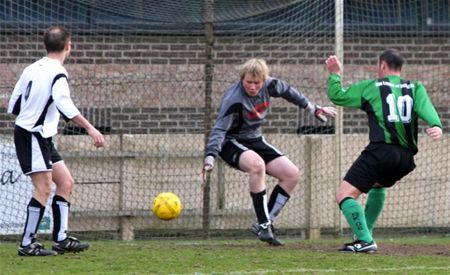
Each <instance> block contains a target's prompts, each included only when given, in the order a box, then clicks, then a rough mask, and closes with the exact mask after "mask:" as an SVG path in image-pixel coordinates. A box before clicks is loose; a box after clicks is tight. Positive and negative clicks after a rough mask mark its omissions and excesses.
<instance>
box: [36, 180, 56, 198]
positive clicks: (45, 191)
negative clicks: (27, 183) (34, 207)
mask: <svg viewBox="0 0 450 275" xmlns="http://www.w3.org/2000/svg"><path fill="white" fill-rule="evenodd" d="M34 192H36V193H37V194H38V196H39V197H41V198H48V197H49V196H50V193H51V192H52V183H51V182H41V183H39V184H36V185H35V188H34Z"/></svg>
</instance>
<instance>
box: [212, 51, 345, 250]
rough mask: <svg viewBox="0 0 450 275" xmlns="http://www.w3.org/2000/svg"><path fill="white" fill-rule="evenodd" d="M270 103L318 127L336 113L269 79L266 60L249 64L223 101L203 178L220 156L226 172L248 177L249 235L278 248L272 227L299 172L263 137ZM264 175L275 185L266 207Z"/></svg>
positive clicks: (275, 80) (277, 81)
mask: <svg viewBox="0 0 450 275" xmlns="http://www.w3.org/2000/svg"><path fill="white" fill-rule="evenodd" d="M271 97H282V98H284V99H286V100H287V101H289V102H292V103H293V104H295V105H298V106H299V107H301V108H304V109H306V110H308V111H309V112H310V113H311V114H313V115H315V117H316V118H318V119H319V120H321V121H326V120H327V117H334V116H335V115H336V111H335V109H334V108H331V107H320V106H317V105H314V104H312V103H311V102H310V101H309V100H308V99H307V98H306V97H304V96H303V95H302V94H300V93H299V92H298V91H297V90H296V89H294V88H293V87H291V86H290V85H289V84H287V83H286V82H284V81H282V80H279V79H276V78H272V77H270V76H269V69H268V67H267V65H266V63H265V61H264V60H261V59H251V60H249V61H247V62H246V63H245V64H244V65H243V66H242V68H241V71H240V81H238V82H236V83H235V84H233V85H232V86H231V87H229V88H228V90H227V91H226V92H225V94H224V96H223V98H222V101H221V104H220V109H219V113H218V116H217V120H216V123H215V125H214V127H213V129H212V131H211V135H210V137H209V141H208V144H207V146H206V150H205V161H204V165H203V180H205V172H206V171H209V170H211V169H212V168H213V167H214V160H215V158H216V157H217V156H218V155H219V156H220V157H221V158H222V159H223V160H224V161H225V162H226V163H227V164H229V165H230V166H232V167H234V168H236V169H239V170H241V171H244V172H246V173H248V175H249V178H250V179H249V180H250V195H251V198H252V200H253V206H254V209H255V212H256V217H257V222H256V223H255V224H253V226H252V232H253V233H255V234H256V235H257V236H258V238H259V239H260V240H261V241H265V242H268V243H269V244H271V245H281V242H280V241H278V240H277V239H276V238H275V237H274V235H273V232H272V226H271V225H272V222H273V221H274V219H275V217H276V216H277V215H278V214H279V213H280V211H281V209H282V208H283V206H284V205H285V204H286V202H287V201H288V199H289V197H290V196H291V194H292V192H293V190H294V187H295V186H296V185H297V183H298V182H299V178H300V172H299V170H298V168H297V167H296V166H295V165H294V164H293V163H292V162H291V161H290V160H289V159H288V158H287V157H286V156H284V155H283V154H282V153H281V152H280V151H279V150H278V149H276V148H275V147H274V146H272V145H271V144H269V143H268V142H267V141H266V140H265V139H264V137H263V136H262V133H261V124H262V123H263V121H264V119H265V117H266V115H267V113H268V110H269V107H270V98H271ZM266 173H267V174H268V175H271V176H273V177H275V178H277V179H278V180H279V183H278V185H277V186H275V188H274V190H273V191H272V194H271V196H270V199H269V201H268V202H267V194H266V185H265V175H266Z"/></svg>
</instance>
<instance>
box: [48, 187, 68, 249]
mask: <svg viewBox="0 0 450 275" xmlns="http://www.w3.org/2000/svg"><path fill="white" fill-rule="evenodd" d="M69 208H70V203H69V202H68V201H66V199H64V198H63V197H61V196H58V195H55V196H54V197H53V202H52V211H53V240H54V241H55V242H60V241H64V240H65V239H66V238H67V226H68V219H69Z"/></svg>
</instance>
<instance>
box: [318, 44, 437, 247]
mask: <svg viewBox="0 0 450 275" xmlns="http://www.w3.org/2000/svg"><path fill="white" fill-rule="evenodd" d="M403 63H404V59H403V58H402V57H401V55H400V54H399V52H398V51H396V50H394V49H389V50H386V51H384V52H383V53H382V54H381V55H380V56H379V58H378V64H377V67H378V77H379V78H378V79H372V80H363V81H360V82H357V83H355V84H352V85H350V86H349V87H347V88H343V87H342V84H341V72H342V66H341V63H340V62H339V60H338V58H337V57H336V56H330V57H329V58H328V59H327V60H326V66H327V69H328V72H329V73H330V76H329V78H328V97H329V98H330V100H331V101H332V102H333V103H334V104H336V105H339V106H345V107H352V108H358V109H361V110H363V111H365V112H366V113H367V116H368V121H369V140H370V142H369V144H368V145H367V147H366V148H365V149H364V150H363V151H362V152H361V155H360V156H359V157H358V158H357V159H356V161H355V162H354V163H353V165H352V166H351V167H350V169H349V170H348V172H347V174H346V175H345V177H344V180H343V181H342V183H341V185H340V186H339V188H338V190H337V191H336V202H337V204H338V205H339V207H340V209H341V211H342V213H343V214H344V216H345V218H346V220H347V222H348V224H349V225H350V227H351V229H352V230H353V232H354V241H353V242H352V243H348V244H345V245H344V247H343V248H342V249H340V251H343V252H367V253H372V252H375V251H377V249H378V248H377V245H376V243H375V241H374V240H373V238H372V230H373V227H374V225H375V223H376V221H377V219H378V216H379V214H380V213H381V210H382V208H383V204H384V200H385V197H386V188H388V187H391V186H393V185H394V184H395V182H396V181H398V180H400V179H401V178H402V177H404V176H405V175H407V174H408V173H410V172H411V171H412V170H414V168H415V167H416V165H415V163H414V155H415V154H416V153H417V151H418V150H417V119H418V118H421V119H423V120H424V121H425V122H426V123H427V124H428V126H429V128H427V129H426V132H427V134H428V135H429V136H430V137H431V138H432V139H434V140H437V139H439V138H441V137H442V124H441V121H440V119H439V116H438V114H437V112H436V109H435V108H434V106H433V104H432V103H431V100H430V98H429V97H428V94H427V91H426V89H425V87H424V86H423V85H422V84H421V83H420V82H416V81H409V80H405V79H402V78H401V76H400V74H401V70H402V66H403ZM362 193H368V197H367V202H366V207H365V210H363V208H362V206H361V204H360V203H359V202H358V201H357V200H356V199H357V198H358V197H359V196H360V195H361V194H362Z"/></svg>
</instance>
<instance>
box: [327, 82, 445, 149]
mask: <svg viewBox="0 0 450 275" xmlns="http://www.w3.org/2000/svg"><path fill="white" fill-rule="evenodd" d="M328 97H329V98H330V100H331V101H332V102H333V103H334V104H336V105H339V106H345V107H352V108H358V109H361V110H363V111H365V112H366V113H367V116H368V120H369V139H370V142H385V143H389V144H397V145H400V146H402V147H404V148H408V149H410V150H411V151H412V152H413V154H416V153H417V151H418V150H417V119H418V118H421V119H423V120H424V121H425V122H426V123H427V124H428V125H429V126H430V127H433V126H438V127H440V128H442V124H441V120H440V119H439V116H438V113H437V112H436V109H435V108H434V106H433V104H432V103H431V100H430V98H429V97H428V94H427V91H426V89H425V87H424V86H423V85H422V84H421V83H420V82H411V81H409V80H403V79H401V78H400V77H399V76H386V77H384V78H381V79H374V80H363V81H360V82H357V83H355V84H353V85H351V86H349V87H347V88H343V87H342V85H341V77H340V76H339V75H336V74H332V75H330V76H329V78H328Z"/></svg>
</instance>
